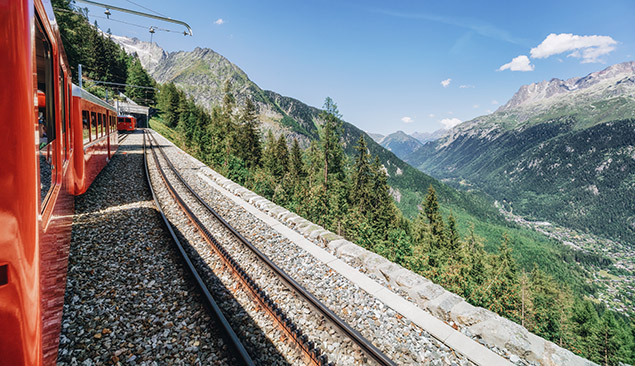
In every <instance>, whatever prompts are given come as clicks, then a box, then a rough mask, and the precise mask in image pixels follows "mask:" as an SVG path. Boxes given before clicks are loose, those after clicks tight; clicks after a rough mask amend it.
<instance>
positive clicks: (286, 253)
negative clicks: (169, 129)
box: [155, 133, 471, 365]
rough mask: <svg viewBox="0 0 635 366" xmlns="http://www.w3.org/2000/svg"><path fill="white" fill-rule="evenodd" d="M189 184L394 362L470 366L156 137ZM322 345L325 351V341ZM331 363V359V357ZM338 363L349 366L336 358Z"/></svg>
mask: <svg viewBox="0 0 635 366" xmlns="http://www.w3.org/2000/svg"><path fill="white" fill-rule="evenodd" d="M155 136H156V137H157V139H158V140H159V143H160V144H161V145H163V146H165V151H166V153H167V154H168V156H169V158H170V159H171V160H172V162H173V163H174V165H175V166H176V167H177V168H178V169H179V171H180V173H181V174H183V175H184V176H185V178H186V179H187V181H188V183H189V184H190V185H192V186H193V188H194V189H195V190H196V191H197V193H198V194H199V195H201V196H202V197H203V198H204V199H205V200H206V201H207V203H208V204H210V205H211V206H212V207H213V208H214V209H215V210H216V211H217V212H219V213H220V214H221V215H222V216H223V217H224V219H225V220H227V221H228V222H229V223H230V224H231V225H232V226H234V228H236V229H237V230H238V231H239V232H241V234H242V235H243V236H245V237H246V238H247V239H249V240H250V241H251V242H252V243H253V244H254V245H255V246H256V247H258V249H259V250H261V251H262V252H264V253H265V254H266V255H267V256H268V257H269V258H270V259H272V260H273V261H274V262H275V263H276V264H277V265H278V266H279V267H281V268H282V269H283V270H284V271H285V272H287V273H289V274H293V276H294V279H295V280H296V281H298V282H299V283H300V284H301V285H303V286H304V287H305V288H306V289H308V290H309V291H310V292H312V293H313V294H314V295H315V296H316V297H317V298H318V299H319V300H320V301H322V302H323V303H324V304H326V305H327V306H328V307H329V308H330V309H331V310H333V311H334V312H335V313H336V314H337V315H338V316H339V317H340V318H342V319H344V320H345V321H347V322H348V323H349V324H350V325H351V326H353V327H354V328H355V329H356V330H358V331H359V332H360V333H361V334H362V335H364V336H365V337H366V338H367V339H369V340H371V341H372V342H373V344H374V345H375V346H376V347H378V348H379V349H380V350H381V351H382V352H384V353H385V354H387V355H388V356H389V357H390V358H391V359H393V360H394V361H395V362H397V363H398V364H417V365H419V364H423V365H428V364H429V365H468V364H471V362H469V361H468V360H467V359H466V358H464V357H463V356H461V355H457V354H456V353H455V352H454V351H453V350H451V349H450V348H448V347H447V346H446V345H444V344H443V343H441V342H439V341H438V340H437V339H435V338H434V337H432V336H430V335H429V334H428V333H427V332H426V331H425V330H423V329H421V328H419V327H418V326H416V325H414V324H413V323H411V322H410V321H407V320H406V319H405V318H404V317H403V316H401V315H400V314H398V313H396V312H395V311H393V310H392V309H390V308H389V307H387V306H385V304H383V303H382V302H381V301H379V300H378V299H377V298H375V297H373V296H372V295H370V294H368V293H367V292H365V291H363V290H361V289H359V287H357V286H356V285H355V284H353V283H351V282H350V281H349V280H347V279H346V278H344V277H343V276H341V275H339V274H338V273H336V272H335V271H333V270H332V269H330V268H329V267H328V266H325V265H324V264H323V263H321V262H319V261H318V260H316V259H315V258H314V257H313V256H312V255H310V254H308V253H307V252H305V251H304V250H303V249H301V248H299V247H298V246H297V245H295V244H294V243H292V242H291V241H289V240H288V239H286V238H285V237H282V236H281V235H280V234H278V233H277V232H276V231H275V230H273V229H272V228H270V227H268V226H267V225H266V224H264V223H263V222H262V221H261V220H259V219H257V218H256V217H254V216H252V215H251V214H250V213H248V212H246V211H245V210H244V209H243V208H241V207H239V206H237V205H236V204H234V203H233V202H231V201H230V200H228V199H227V198H226V197H224V196H223V195H221V194H220V193H219V192H218V191H216V190H214V189H212V188H211V187H210V186H209V185H208V184H206V183H205V182H204V181H202V180H201V178H200V177H199V176H198V173H199V172H200V170H199V167H200V165H197V164H195V162H194V161H193V160H192V159H191V157H189V156H188V155H186V154H184V153H183V152H182V151H181V150H179V149H178V148H176V147H174V146H173V145H172V144H171V143H170V142H169V141H167V140H165V139H163V138H162V137H161V136H159V135H158V134H156V133H155ZM323 339H324V342H323V344H320V346H321V347H322V348H324V349H329V342H328V337H326V335H325V338H323ZM329 358H330V359H331V357H329ZM338 361H339V362H340V364H352V363H348V362H347V361H350V360H338Z"/></svg>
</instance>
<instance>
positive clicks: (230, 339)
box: [143, 130, 255, 366]
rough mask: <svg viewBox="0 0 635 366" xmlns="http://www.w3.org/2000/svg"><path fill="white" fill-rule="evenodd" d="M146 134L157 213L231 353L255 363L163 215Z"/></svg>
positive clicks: (250, 364)
mask: <svg viewBox="0 0 635 366" xmlns="http://www.w3.org/2000/svg"><path fill="white" fill-rule="evenodd" d="M146 134H147V132H145V130H144V132H143V165H144V168H145V173H146V178H147V183H148V187H150V192H151V193H152V198H153V199H154V203H155V205H156V206H157V209H158V211H159V213H160V214H161V218H162V219H163V222H164V223H165V226H166V227H167V229H168V231H169V232H170V234H171V235H172V239H173V240H174V243H175V244H176V246H177V248H178V249H179V253H180V254H181V257H182V258H183V261H184V262H185V264H186V266H187V268H188V270H189V271H190V273H191V274H192V276H193V277H194V279H195V280H196V284H197V285H198V287H199V289H200V290H201V291H202V292H203V295H204V297H205V300H206V302H207V305H209V308H210V309H211V310H212V315H213V316H214V318H216V320H217V321H218V323H220V324H221V328H222V330H223V331H224V333H225V337H224V338H225V340H226V341H227V343H228V346H229V347H230V348H233V351H235V352H232V353H231V355H233V356H235V357H236V359H237V360H238V361H239V362H240V363H241V364H242V365H248V366H252V365H255V363H254V361H253V360H252V359H251V357H250V356H249V353H247V350H246V349H245V347H244V346H243V344H242V343H241V342H240V339H239V338H238V335H236V332H234V330H233V329H232V327H231V325H230V324H229V322H228V321H227V318H225V315H223V313H222V311H221V310H220V307H219V306H218V304H217V303H216V301H215V300H214V297H213V296H212V294H211V292H210V291H209V289H208V288H207V286H206V285H205V283H204V282H203V279H202V278H201V276H200V275H199V274H198V272H197V271H196V268H195V267H194V264H193V263H192V261H191V260H190V258H189V257H188V255H187V253H186V252H185V248H184V247H183V245H182V244H181V242H180V240H179V239H178V237H177V236H176V233H175V232H174V230H173V229H172V225H171V224H170V222H169V220H168V219H167V217H166V216H165V213H164V212H163V209H162V208H161V205H160V203H159V199H158V197H157V196H156V194H155V192H154V189H153V188H152V182H151V181H150V172H149V170H148V161H147V152H146ZM154 158H155V160H156V155H155V156H154ZM166 183H168V182H166ZM168 184H169V183H168Z"/></svg>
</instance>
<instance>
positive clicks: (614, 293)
mask: <svg viewBox="0 0 635 366" xmlns="http://www.w3.org/2000/svg"><path fill="white" fill-rule="evenodd" d="M495 205H496V207H497V208H498V209H499V211H500V213H501V214H502V215H503V216H504V217H505V219H506V220H508V221H510V222H514V223H516V224H518V225H520V226H522V227H526V228H529V229H532V230H535V231H537V232H539V233H541V234H544V235H546V236H547V237H549V238H552V239H555V240H557V241H559V242H561V243H562V244H564V245H566V246H568V247H570V248H572V249H574V250H576V251H580V252H583V253H591V254H595V255H600V256H603V257H606V258H609V259H610V260H611V262H612V264H611V265H610V266H609V267H608V268H606V267H602V266H589V267H587V268H585V270H586V271H588V272H589V275H590V278H589V280H588V281H591V282H593V284H595V285H596V286H597V287H598V288H599V290H598V292H597V295H596V296H594V295H590V296H589V298H590V299H591V300H593V301H595V302H602V303H604V304H606V306H607V307H608V308H610V309H613V310H615V311H617V312H619V313H622V314H627V315H629V316H633V315H635V250H634V249H633V248H631V247H629V246H628V245H627V244H625V243H619V242H616V241H613V240H609V239H604V238H600V237H598V236H595V235H592V234H588V233H580V232H578V231H576V230H572V229H569V228H565V227H562V226H558V225H555V224H553V223H550V222H546V221H529V220H527V219H525V218H523V217H521V216H519V215H515V214H514V213H513V212H510V211H507V210H505V208H504V207H503V206H502V205H501V204H500V203H499V202H495Z"/></svg>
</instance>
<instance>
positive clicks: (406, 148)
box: [378, 131, 423, 159]
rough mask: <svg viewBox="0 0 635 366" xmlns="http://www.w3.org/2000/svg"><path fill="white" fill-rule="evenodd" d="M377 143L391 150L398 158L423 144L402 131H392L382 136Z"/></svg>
mask: <svg viewBox="0 0 635 366" xmlns="http://www.w3.org/2000/svg"><path fill="white" fill-rule="evenodd" d="M378 143H379V144H380V145H381V146H383V147H384V148H386V149H387V150H388V151H392V152H393V153H394V154H395V155H397V156H398V157H399V158H400V159H403V158H404V157H405V156H408V155H409V154H412V153H413V152H415V151H416V150H417V149H418V148H420V147H421V146H423V143H421V141H419V140H417V139H416V138H414V137H412V136H410V135H408V134H406V133H405V132H403V131H397V132H393V133H391V134H390V135H388V136H384V137H383V138H382V139H381V140H380V141H378Z"/></svg>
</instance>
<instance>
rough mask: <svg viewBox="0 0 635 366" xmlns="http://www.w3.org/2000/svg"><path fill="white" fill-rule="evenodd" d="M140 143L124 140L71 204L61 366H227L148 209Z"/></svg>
mask: <svg viewBox="0 0 635 366" xmlns="http://www.w3.org/2000/svg"><path fill="white" fill-rule="evenodd" d="M142 143H143V135H142V133H141V131H136V133H133V134H131V135H130V136H128V137H127V138H126V139H125V140H124V141H123V143H122V145H121V146H120V148H119V151H118V152H117V154H116V155H115V156H114V157H113V159H112V161H111V162H110V163H109V164H108V166H107V167H106V168H105V169H104V170H103V171H102V172H101V173H100V175H99V176H98V177H97V179H96V180H95V182H94V183H93V185H92V186H91V187H90V189H89V190H88V191H87V192H86V193H85V194H84V195H82V196H79V197H76V200H75V210H76V212H75V216H74V218H73V232H72V239H71V246H70V256H69V266H68V279H67V285H66V294H65V299H64V315H63V318H62V331H61V335H60V348H59V353H58V364H59V365H103V364H122V365H123V364H126V365H165V364H170V365H228V364H233V363H234V362H235V360H233V358H231V356H230V355H228V352H227V347H226V345H225V344H224V342H223V340H222V339H221V336H220V334H219V333H218V332H217V327H216V325H215V324H214V323H213V322H212V320H211V319H210V317H209V315H208V312H207V310H206V309H205V307H204V305H202V302H201V301H199V298H200V295H199V294H198V290H197V289H196V288H195V287H194V285H193V282H192V281H191V279H190V278H189V275H188V274H187V273H186V271H185V270H184V267H183V265H182V263H181V259H180V258H179V256H178V253H177V252H176V250H175V249H174V247H173V243H172V240H171V238H170V236H169V233H168V232H167V231H166V230H165V229H164V226H163V223H162V221H161V218H160V216H159V215H158V213H157V211H156V209H155V206H154V202H153V201H152V196H151V194H150V191H149V189H148V187H147V184H146V182H145V177H144V170H143V155H142V154H143V150H142Z"/></svg>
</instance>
